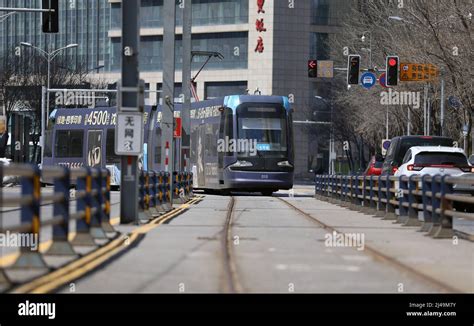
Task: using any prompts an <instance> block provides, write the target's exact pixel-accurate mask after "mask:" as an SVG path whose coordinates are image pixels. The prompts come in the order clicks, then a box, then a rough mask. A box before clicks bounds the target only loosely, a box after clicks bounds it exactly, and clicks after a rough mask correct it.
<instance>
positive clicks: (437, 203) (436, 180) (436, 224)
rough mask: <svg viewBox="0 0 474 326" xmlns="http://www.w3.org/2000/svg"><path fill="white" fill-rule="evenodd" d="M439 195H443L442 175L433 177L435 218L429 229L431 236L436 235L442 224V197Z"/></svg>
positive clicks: (432, 195)
mask: <svg viewBox="0 0 474 326" xmlns="http://www.w3.org/2000/svg"><path fill="white" fill-rule="evenodd" d="M437 195H441V176H440V175H435V176H433V177H432V179H431V207H432V211H431V216H432V218H433V225H432V226H431V228H430V229H429V230H428V235H429V236H434V235H435V234H436V232H438V229H439V228H440V225H441V214H440V212H439V210H440V209H441V198H438V196H437Z"/></svg>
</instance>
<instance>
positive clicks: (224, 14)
mask: <svg viewBox="0 0 474 326" xmlns="http://www.w3.org/2000/svg"><path fill="white" fill-rule="evenodd" d="M248 2H249V0H193V13H192V17H193V25H194V26H207V25H226V24H247V23H248V14H249V13H248V7H249V4H248ZM179 4H180V1H179V0H176V24H177V25H178V26H181V25H182V21H183V20H182V11H181V8H180V7H179ZM120 7H121V4H120V3H113V4H112V20H111V28H112V29H120V26H121V11H120ZM140 14H141V17H140V21H141V27H142V28H160V27H163V0H141V13H140Z"/></svg>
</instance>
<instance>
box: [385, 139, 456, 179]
mask: <svg viewBox="0 0 474 326" xmlns="http://www.w3.org/2000/svg"><path fill="white" fill-rule="evenodd" d="M453 145H454V141H453V139H451V138H447V137H431V136H403V137H396V138H394V139H392V142H391V144H390V148H389V149H388V151H387V156H386V157H385V162H384V164H383V168H382V173H383V174H388V175H393V174H395V172H396V171H397V170H398V168H399V167H400V165H402V161H403V158H404V157H405V154H406V153H407V151H408V150H409V149H410V148H411V147H414V146H446V147H452V146H453Z"/></svg>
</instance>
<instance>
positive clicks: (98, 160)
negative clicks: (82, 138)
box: [86, 130, 104, 168]
mask: <svg viewBox="0 0 474 326" xmlns="http://www.w3.org/2000/svg"><path fill="white" fill-rule="evenodd" d="M103 139H104V135H103V131H102V130H89V131H88V132H87V152H86V155H87V157H86V160H87V166H89V167H93V168H98V167H102V162H103V157H102V156H103V153H102V152H103V151H102V141H103Z"/></svg>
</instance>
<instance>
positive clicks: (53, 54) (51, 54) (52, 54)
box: [20, 42, 79, 149]
mask: <svg viewBox="0 0 474 326" xmlns="http://www.w3.org/2000/svg"><path fill="white" fill-rule="evenodd" d="M20 45H22V46H24V47H28V48H32V49H34V50H36V51H38V52H39V53H40V54H41V55H42V56H43V58H45V59H46V61H47V63H48V79H47V82H46V83H47V86H46V103H47V108H46V111H47V115H46V117H47V116H49V89H50V88H51V87H50V86H51V62H52V61H53V60H54V58H56V57H57V55H58V54H59V53H60V52H61V51H63V50H67V49H72V48H77V47H78V46H79V45H78V44H75V43H74V44H69V45H67V46H64V47H62V48H59V49H56V50H54V51H51V52H46V51H45V50H43V49H41V48H38V47H36V46H34V45H32V44H31V43H27V42H21V43H20ZM41 107H42V108H43V110H42V112H41V142H40V143H41V147H42V148H43V149H44V131H45V129H46V118H45V112H44V105H42V106H41Z"/></svg>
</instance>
